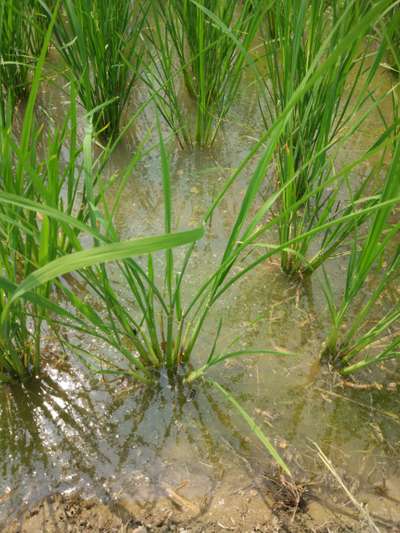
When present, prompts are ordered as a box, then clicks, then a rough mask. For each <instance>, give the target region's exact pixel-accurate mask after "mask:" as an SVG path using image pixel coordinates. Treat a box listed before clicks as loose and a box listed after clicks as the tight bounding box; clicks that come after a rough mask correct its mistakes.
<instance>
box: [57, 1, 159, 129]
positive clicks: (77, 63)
mask: <svg viewBox="0 0 400 533" xmlns="http://www.w3.org/2000/svg"><path fill="white" fill-rule="evenodd" d="M148 5H149V3H148V1H146V0H144V1H141V2H139V1H134V2H131V1H130V0H116V1H114V2H108V1H107V0H94V1H92V0H77V1H75V0H74V1H72V0H66V1H65V2H63V8H64V10H63V12H62V13H61V14H60V16H59V18H58V20H57V23H56V26H55V31H54V35H55V40H56V44H57V47H58V50H59V52H60V54H61V56H62V57H63V59H64V61H65V63H66V65H67V66H68V68H69V70H68V73H67V75H68V76H70V77H71V79H73V80H75V82H76V83H77V85H78V87H79V89H78V93H79V97H80V99H81V102H82V105H83V106H84V108H85V109H86V110H87V111H91V110H95V112H94V126H95V128H96V129H97V130H98V132H99V133H101V134H102V135H103V136H105V137H107V138H115V137H116V136H117V135H118V133H119V128H120V122H121V116H122V114H123V111H124V109H125V108H126V105H127V103H128V101H129V97H130V94H131V91H132V88H133V86H134V84H135V82H136V80H137V78H138V75H139V72H140V69H141V66H142V61H143V57H144V46H143V41H142V38H141V34H142V30H143V27H144V24H145V22H146V15H147V11H148Z"/></svg>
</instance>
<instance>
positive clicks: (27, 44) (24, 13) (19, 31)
mask: <svg viewBox="0 0 400 533" xmlns="http://www.w3.org/2000/svg"><path fill="white" fill-rule="evenodd" d="M43 21H44V16H43V11H41V6H40V3H39V0H3V1H2V2H1V3H0V90H1V93H2V96H4V95H5V94H7V93H8V92H10V94H11V95H12V96H13V98H14V99H16V100H17V99H19V98H22V97H24V96H25V95H26V93H27V90H28V88H29V83H30V79H29V76H30V73H31V71H32V69H33V68H34V65H35V62H36V59H37V57H38V56H39V54H40V50H41V46H42V42H43V37H44V34H45V31H44V28H43Z"/></svg>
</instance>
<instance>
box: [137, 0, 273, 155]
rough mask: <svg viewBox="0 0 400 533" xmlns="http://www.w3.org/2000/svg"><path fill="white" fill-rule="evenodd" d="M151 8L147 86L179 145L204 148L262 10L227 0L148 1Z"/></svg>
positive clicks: (228, 102)
mask: <svg viewBox="0 0 400 533" xmlns="http://www.w3.org/2000/svg"><path fill="white" fill-rule="evenodd" d="M153 7H154V9H153V12H154V28H151V30H150V31H149V39H150V41H151V43H152V45H153V47H154V53H153V57H152V64H153V72H151V73H149V74H148V75H147V83H148V84H149V85H150V87H151V88H152V89H153V91H154V92H155V93H156V95H157V97H156V103H157V105H158V107H159V109H160V111H161V113H162V115H163V116H164V118H165V119H166V121H167V122H168V124H169V125H170V127H171V128H172V129H173V131H174V133H175V134H176V135H177V137H178V140H179V142H180V144H181V145H182V146H184V145H188V144H189V145H192V144H197V145H199V146H210V145H211V144H213V142H214V141H215V136H216V134H217V132H218V129H219V127H220V126H221V123H222V121H223V120H224V118H225V116H226V114H227V112H228V111H229V109H230V107H231V106H232V103H233V102H234V100H235V97H236V95H237V92H238V87H239V83H240V80H241V78H242V74H243V70H244V67H245V66H246V61H248V60H249V55H248V52H249V50H250V48H251V45H252V43H253V40H254V37H255V35H256V32H257V29H258V25H259V23H260V21H261V13H262V12H263V11H265V7H263V5H262V2H260V3H258V4H257V7H255V6H254V3H253V2H252V1H250V0H245V1H244V2H242V3H241V4H240V5H238V3H237V2H232V1H230V0H200V1H195V0H171V1H169V2H163V1H159V0H154V1H153ZM175 57H176V58H177V62H178V67H177V68H176V66H175ZM180 75H181V76H183V80H184V84H185V87H186V89H187V91H188V93H189V98H190V100H191V101H192V102H193V106H194V109H195V125H194V131H193V128H192V127H191V124H190V123H189V122H188V121H187V118H186V115H187V110H185V107H183V103H182V101H183V100H185V97H184V96H183V95H182V94H181V92H180V89H179V77H180ZM190 107H191V106H190V104H189V105H188V108H189V109H190Z"/></svg>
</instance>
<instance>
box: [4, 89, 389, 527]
mask: <svg viewBox="0 0 400 533" xmlns="http://www.w3.org/2000/svg"><path fill="white" fill-rule="evenodd" d="M51 102H52V100H51V98H49V100H48V104H47V105H49V106H51V105H52V104H51ZM249 110H250V112H251V116H252V117H253V118H252V119H251V121H249V120H248V117H249V114H250V113H249ZM369 120H370V123H369V125H368V127H366V130H365V131H366V132H367V133H368V135H367V136H366V137H365V138H364V137H363V136H362V135H360V136H358V137H357V142H356V143H355V144H354V145H353V147H352V148H353V150H354V152H357V153H358V151H359V150H361V149H362V148H364V147H366V146H368V145H369V144H370V140H371V139H370V136H369V132H370V131H371V129H372V128H374V129H375V131H377V129H378V128H379V127H380V126H379V117H377V116H375V117H372V118H371V119H369ZM260 124H261V122H260V121H259V120H258V118H257V105H256V99H255V95H254V94H253V93H251V92H250V93H249V94H248V95H246V96H243V97H242V98H241V101H240V102H239V103H238V105H237V106H236V107H235V109H233V111H232V113H231V115H230V116H229V123H227V125H226V127H225V130H224V132H223V134H222V135H221V136H220V139H219V141H218V143H217V145H216V147H215V148H214V149H213V150H212V151H209V152H206V153H205V152H201V151H192V152H182V151H176V152H175V153H174V155H173V157H172V161H171V172H172V187H173V204H174V206H175V209H174V213H175V227H177V228H187V227H195V226H196V225H198V224H199V223H200V221H201V219H202V216H203V214H204V212H205V210H206V209H207V207H208V206H209V205H210V202H211V201H212V199H213V198H214V197H215V195H216V193H217V191H218V188H219V186H220V185H221V183H222V182H223V180H224V179H226V177H227V176H229V174H230V173H231V171H232V169H233V168H235V167H236V166H237V165H238V164H239V162H240V161H241V159H242V158H243V157H244V156H245V155H246V153H247V151H248V150H249V149H250V148H251V146H252V143H253V141H254V138H256V137H257V136H258V135H259V133H260V132H261V131H262V127H261V125H260ZM132 137H133V135H132ZM133 146H134V141H133V140H131V141H128V142H127V143H126V144H125V145H123V146H121V147H120V148H119V149H118V150H117V152H116V154H115V155H114V158H113V160H112V161H111V163H110V166H109V168H108V169H107V174H108V175H111V174H112V173H113V172H114V171H116V170H118V169H119V168H121V167H123V166H124V165H125V164H126V163H127V161H128V160H129V158H130V157H131V155H132V152H133V150H134V147H133ZM250 171H251V168H249V169H247V170H246V171H245V172H244V173H243V175H242V176H241V178H240V179H239V180H238V181H237V183H236V184H235V185H234V186H233V188H232V191H231V193H230V194H229V195H228V196H227V197H226V199H225V200H224V201H223V202H222V204H221V206H220V209H219V211H218V213H216V214H215V216H214V217H213V220H212V224H211V226H210V228H208V231H207V235H206V237H205V238H204V239H203V241H202V242H201V243H200V244H199V246H198V249H197V251H196V253H195V254H194V257H193V261H192V264H191V269H190V273H189V274H188V276H187V278H186V283H187V295H190V294H191V293H192V292H193V290H194V289H195V288H196V287H198V285H199V281H201V280H203V279H206V277H207V275H209V274H210V273H211V272H212V270H213V268H214V266H215V265H216V264H217V262H218V259H219V258H220V257H221V254H222V252H223V249H224V243H225V242H226V237H227V235H228V234H229V230H230V228H231V225H232V221H233V219H234V217H235V215H236V213H237V212H238V209H239V206H240V202H241V199H242V196H243V192H244V190H245V185H246V181H247V177H248V174H249V172H250ZM271 172H272V169H271ZM112 194H113V191H112V190H111V191H110V198H111V197H112ZM162 206H163V202H162V187H161V182H160V160H159V157H158V155H157V153H156V152H155V151H152V152H150V154H149V155H148V156H146V158H145V159H144V160H143V161H142V162H141V163H140V165H139V167H138V169H137V170H136V171H135V173H134V174H133V175H132V177H131V179H130V180H129V183H128V186H127V190H126V193H125V194H124V200H123V204H122V206H121V209H120V211H119V214H118V217H117V221H116V223H117V226H118V228H119V230H120V232H121V235H122V237H123V238H128V237H131V236H137V235H143V234H151V233H156V232H159V231H161V229H162V223H163V222H162V221H163V218H162V216H163V215H162ZM181 256H182V251H180V250H179V251H177V257H181ZM343 264H344V263H343V260H338V261H336V262H334V263H333V264H332V265H331V267H330V268H331V270H332V272H333V274H334V280H335V285H336V287H337V288H338V289H339V288H340V287H341V286H342V285H343V280H344V272H343ZM220 316H223V317H224V323H223V331H222V335H221V339H220V343H219V345H220V346H221V347H222V346H226V345H229V344H230V343H232V341H233V340H234V339H236V338H237V337H238V336H240V338H239V340H238V341H237V343H236V345H235V346H236V347H242V348H246V347H248V348H261V347H274V348H276V349H283V350H290V351H293V352H295V354H296V355H293V356H291V357H290V358H289V357H288V358H273V357H264V358H250V357H247V358H243V359H237V360H234V361H231V362H228V363H227V364H226V365H225V366H224V367H222V366H220V367H218V368H216V369H215V370H214V371H213V372H210V377H213V378H215V379H217V380H218V381H219V382H220V383H221V384H222V385H224V386H226V387H228V388H229V390H230V391H231V392H232V393H233V394H234V395H235V397H236V398H238V399H239V400H240V402H241V403H242V405H243V407H245V408H246V409H247V410H248V412H249V413H250V414H251V415H252V416H253V417H254V418H255V420H256V421H257V423H258V424H259V425H260V426H261V427H262V429H263V430H264V431H265V432H266V433H267V434H268V435H269V437H270V438H271V440H272V441H273V443H274V445H275V446H276V447H277V448H278V450H279V451H280V453H281V454H282V456H283V457H284V458H285V460H286V461H287V462H288V464H289V465H290V467H291V468H292V471H293V473H294V476H295V479H297V480H302V481H306V482H308V483H311V484H314V485H311V486H312V487H314V489H313V490H314V491H315V492H316V493H318V494H319V495H320V497H321V498H322V499H323V498H325V500H324V501H329V500H330V499H332V498H333V499H334V500H335V498H339V499H340V496H339V495H340V492H339V491H338V487H337V484H336V482H335V481H334V480H333V478H332V477H330V476H329V475H328V473H327V470H326V468H325V467H324V465H323V464H322V463H321V461H320V460H319V459H318V457H317V454H316V451H315V448H314V447H313V444H312V441H314V442H316V443H318V445H319V446H320V447H321V448H322V449H323V450H324V452H325V453H326V454H327V455H328V456H329V457H330V459H331V461H332V463H333V464H334V465H335V466H336V468H337V471H338V473H339V475H340V476H341V477H342V479H343V480H344V481H345V482H346V484H347V485H348V486H349V488H351V490H352V491H353V493H354V494H355V495H356V496H357V497H359V498H360V499H361V500H362V501H368V502H369V503H370V507H371V509H372V510H373V511H374V512H375V513H376V514H378V515H381V516H384V517H386V518H387V519H388V520H389V522H390V521H392V524H400V521H399V520H400V516H399V512H398V507H399V505H400V504H399V503H396V501H397V502H398V501H399V498H400V487H399V484H398V482H397V478H398V476H399V474H400V468H399V464H400V463H399V459H400V398H399V393H398V389H399V388H400V372H399V368H398V366H396V365H387V366H385V367H382V368H379V369H376V370H373V371H370V372H368V373H366V374H365V375H364V376H363V381H367V382H369V383H374V382H375V381H376V380H379V381H382V382H385V383H386V385H385V386H384V387H383V389H381V390H376V389H374V388H368V389H365V390H364V389H361V390H360V389H354V388H350V387H348V386H346V385H344V384H343V382H342V380H340V379H339V378H338V377H337V376H335V375H333V374H330V373H329V371H328V370H327V369H325V368H320V366H319V362H318V359H319V358H318V356H319V352H320V349H321V342H322V341H323V339H324V334H325V333H326V330H327V327H328V321H327V319H328V314H327V309H326V305H325V303H324V298H323V293H322V290H321V285H320V281H319V276H318V275H315V276H314V277H313V278H312V279H311V280H308V281H307V282H306V283H300V282H298V281H295V280H290V279H288V278H287V277H285V276H284V275H283V274H282V273H281V272H280V270H279V264H278V261H277V260H273V261H269V262H268V263H265V264H263V265H261V266H260V267H259V268H258V269H257V270H255V271H254V272H253V273H252V274H251V275H249V276H248V277H247V278H245V280H244V281H242V282H240V283H239V284H238V285H236V286H234V287H233V288H232V289H231V290H230V291H229V293H227V294H226V297H224V298H223V300H222V301H220V302H219V303H217V305H216V306H215V309H214V310H213V311H212V313H211V315H210V317H209V320H208V321H207V323H206V325H205V329H204V333H203V335H202V337H201V339H200V343H199V345H198V348H197V351H196V353H195V363H200V362H201V361H202V360H204V357H206V356H207V354H208V351H209V349H210V346H211V343H212V339H213V338H214V337H213V335H214V334H215V327H216V323H217V321H218V318H219V317H220ZM210 339H211V340H210ZM85 342H88V341H87V339H86V340H85ZM48 349H49V360H50V364H49V365H48V368H46V370H45V376H44V377H43V378H42V379H41V380H40V381H39V380H38V381H37V382H35V383H32V384H30V385H29V386H26V387H21V386H13V387H3V388H2V389H0V471H1V476H0V505H1V507H0V524H1V523H3V524H5V523H6V522H7V521H8V520H9V519H10V517H12V516H14V515H15V513H17V512H19V511H21V510H23V509H24V508H25V507H27V506H30V505H31V504H32V503H34V502H37V501H39V500H40V499H42V498H43V497H45V496H47V495H49V494H53V493H58V492H62V493H67V494H68V493H70V492H75V491H78V492H79V493H81V494H82V495H83V496H87V497H89V496H97V497H98V498H100V499H102V500H103V501H106V502H108V501H113V502H119V503H120V504H121V505H122V506H123V507H124V508H125V509H128V510H129V509H131V508H133V509H136V511H135V512H137V509H142V508H147V506H148V505H150V506H151V505H155V504H156V502H158V501H163V498H164V499H165V498H166V497H167V499H168V498H169V500H172V501H173V503H175V504H177V505H178V507H177V509H178V511H179V509H180V511H182V510H183V511H187V512H192V514H193V515H195V516H196V515H200V514H205V515H207V516H208V517H214V519H215V520H217V521H219V523H222V525H225V527H232V528H236V529H238V530H240V529H241V524H242V526H243V524H244V522H243V520H244V518H243V516H245V514H246V513H247V515H246V516H247V520H248V522H246V524H248V526H249V527H250V526H251V527H253V526H254V525H255V524H256V523H259V522H260V520H261V521H262V520H265V517H268V516H269V514H268V513H270V510H269V508H270V502H268V501H267V499H266V498H265V494H266V491H267V489H266V488H265V482H266V480H268V479H270V477H271V476H272V475H273V471H274V466H273V463H272V461H271V459H270V457H269V456H268V454H267V453H266V451H265V450H264V449H263V448H262V447H261V445H260V443H259V442H258V441H257V440H256V439H255V438H254V437H253V436H252V435H251V433H250V432H249V431H248V428H247V427H246V426H245V424H244V422H243V421H242V420H241V419H239V418H238V416H237V414H236V413H235V412H234V411H233V410H232V407H231V406H230V405H229V404H227V403H226V401H225V400H224V399H223V398H222V397H221V396H219V393H218V391H216V390H215V389H213V388H212V387H211V386H210V385H207V384H206V385H203V384H196V385H195V387H194V388H193V389H190V390H189V389H185V388H181V387H176V386H173V385H171V384H170V383H169V382H168V380H167V379H166V378H163V377H162V378H161V380H160V384H159V385H158V386H155V387H153V388H149V389H143V388H141V387H139V386H136V385H134V384H132V383H130V382H127V381H126V380H120V379H117V380H112V379H107V380H99V379H97V378H94V377H93V376H90V375H88V373H87V372H86V371H85V370H84V369H83V368H82V367H81V366H80V365H79V363H77V362H76V360H74V359H73V358H68V359H65V360H59V358H56V354H55V348H54V347H52V346H51V345H50V346H49V348H48ZM101 349H104V347H101V346H98V345H94V346H93V350H101ZM171 491H172V492H171ZM171 494H172V496H171ZM176 494H178V501H176ZM168 495H169V496H168ZM174 495H175V496H174ZM377 495H379V498H378V496H377ZM179 496H180V497H181V498H183V500H181V501H180V502H179ZM191 506H192V508H191ZM177 509H175V512H178V511H177ZM243 509H246V511H243ZM235 513H236V514H235ZM252 513H253V514H252ZM241 520H242V521H241ZM221 527H222V526H221ZM246 527H247V526H246ZM399 527H400V526H399ZM222 529H223V528H222Z"/></svg>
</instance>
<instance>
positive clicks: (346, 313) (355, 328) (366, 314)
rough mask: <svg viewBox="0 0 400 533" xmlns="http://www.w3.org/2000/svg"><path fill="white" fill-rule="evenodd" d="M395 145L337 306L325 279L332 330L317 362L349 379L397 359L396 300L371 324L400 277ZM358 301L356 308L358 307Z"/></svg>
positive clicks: (399, 152) (399, 158)
mask: <svg viewBox="0 0 400 533" xmlns="http://www.w3.org/2000/svg"><path fill="white" fill-rule="evenodd" d="M399 164H400V146H399V141H398V140H396V141H395V145H394V153H393V159H392V162H391V164H390V168H389V171H388V174H387V178H386V181H385V186H384V189H383V191H382V193H381V199H380V204H381V208H380V209H379V210H378V211H377V212H376V213H375V214H374V216H373V218H372V219H371V220H370V223H369V228H368V232H367V234H366V235H365V236H362V235H359V232H356V233H355V236H354V243H353V247H352V250H351V253H350V256H349V259H348V266H347V278H346V285H345V289H344V293H343V296H342V298H341V299H340V301H339V304H337V303H336V301H335V297H334V294H333V290H332V287H331V285H330V282H329V278H328V276H327V275H326V274H325V295H326V299H327V303H328V306H329V311H330V315H331V321H332V326H331V331H330V334H329V336H328V338H327V341H326V345H325V349H324V351H323V354H322V357H323V359H326V360H328V361H330V362H332V363H333V364H334V365H336V366H337V367H338V368H339V370H340V372H341V373H342V374H345V375H347V374H351V373H353V372H356V371H357V370H360V369H362V368H365V367H367V366H369V365H372V364H376V363H379V362H381V361H384V360H385V359H390V358H394V357H399V356H400V351H399V346H400V335H399V330H398V325H397V326H396V323H398V320H399V318H400V306H399V303H398V299H397V298H396V299H395V301H394V304H393V305H392V306H390V308H389V309H387V308H386V309H384V310H383V316H381V317H380V318H379V319H378V320H375V321H374V320H372V325H371V324H370V322H371V313H372V311H373V309H374V306H376V304H377V303H378V302H379V301H380V300H381V299H382V296H383V295H384V293H385V291H387V289H388V288H389V287H390V286H391V284H392V283H393V282H394V281H395V280H397V279H398V277H399V274H400V247H399V245H398V244H397V245H396V241H395V237H397V236H398V234H399V229H400V225H399V224H398V223H391V222H390V219H389V216H390V213H391V210H392V208H393V202H395V204H394V205H397V206H398V205H399V202H400V182H399V179H398V172H399ZM372 274H374V275H375V277H378V282H377V283H375V287H374V288H373V290H372V294H369V295H368V297H367V298H365V296H364V298H363V289H364V287H365V286H366V284H367V281H368V278H369V277H370V276H371V275H372ZM360 300H361V305H360Z"/></svg>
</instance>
